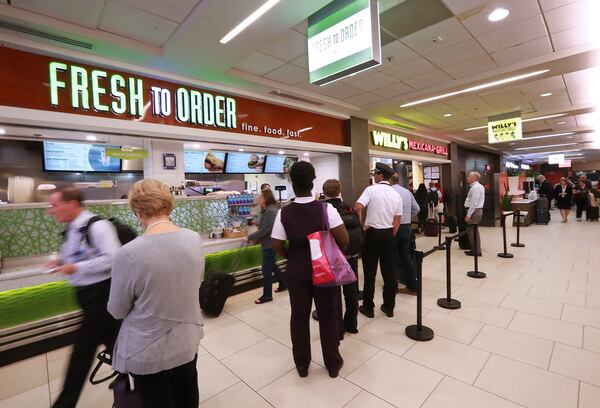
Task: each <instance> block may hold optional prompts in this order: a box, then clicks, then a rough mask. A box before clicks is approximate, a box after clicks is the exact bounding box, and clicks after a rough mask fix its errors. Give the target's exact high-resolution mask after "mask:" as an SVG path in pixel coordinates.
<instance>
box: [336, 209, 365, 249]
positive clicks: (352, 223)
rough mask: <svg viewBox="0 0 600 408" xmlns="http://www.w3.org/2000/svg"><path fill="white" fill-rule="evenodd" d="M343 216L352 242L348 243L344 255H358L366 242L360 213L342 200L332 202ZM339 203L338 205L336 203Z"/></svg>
mask: <svg viewBox="0 0 600 408" xmlns="http://www.w3.org/2000/svg"><path fill="white" fill-rule="evenodd" d="M331 204H332V205H333V206H334V207H335V209H336V210H338V213H339V214H340V217H341V218H342V221H343V222H344V226H345V227H346V230H347V231H348V235H349V237H350V242H349V243H348V247H347V248H346V250H345V251H344V255H346V256H357V255H360V254H361V252H362V249H363V245H364V243H365V234H364V231H363V227H362V225H361V223H360V218H358V214H357V213H356V210H355V209H354V208H352V207H351V206H349V205H348V204H346V203H344V202H341V203H339V204H337V203H335V204H334V203H331ZM336 204H337V205H336Z"/></svg>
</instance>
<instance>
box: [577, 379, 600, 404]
mask: <svg viewBox="0 0 600 408" xmlns="http://www.w3.org/2000/svg"><path fill="white" fill-rule="evenodd" d="M598 404H600V387H595V386H593V385H590V384H586V383H583V382H582V383H581V387H580V389H579V408H598Z"/></svg>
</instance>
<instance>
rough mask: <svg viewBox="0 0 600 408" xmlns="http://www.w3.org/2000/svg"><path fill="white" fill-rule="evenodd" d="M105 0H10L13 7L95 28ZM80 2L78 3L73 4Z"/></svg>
mask: <svg viewBox="0 0 600 408" xmlns="http://www.w3.org/2000/svg"><path fill="white" fill-rule="evenodd" d="M104 2H105V0H89V1H88V0H80V1H78V2H74V1H73V0H53V1H48V0H12V2H11V4H12V6H13V7H17V8H20V9H24V10H29V11H32V12H34V13H37V14H42V15H44V16H48V17H54V18H57V19H59V20H63V21H68V22H70V23H74V24H79V25H82V26H84V27H89V28H97V27H98V24H99V23H100V16H101V15H102V8H103V7H104ZM74 3H80V4H74Z"/></svg>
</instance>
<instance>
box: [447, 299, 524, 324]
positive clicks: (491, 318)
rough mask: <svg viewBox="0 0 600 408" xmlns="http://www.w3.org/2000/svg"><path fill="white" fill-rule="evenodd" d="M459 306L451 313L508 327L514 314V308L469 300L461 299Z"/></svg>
mask: <svg viewBox="0 0 600 408" xmlns="http://www.w3.org/2000/svg"><path fill="white" fill-rule="evenodd" d="M459 300H460V301H461V308H460V309H456V310H452V311H450V314H451V315H454V316H458V317H463V318H465V319H470V320H475V321H477V322H481V323H485V324H491V325H493V326H498V327H503V328H506V327H508V325H509V323H510V321H511V320H512V318H513V317H514V315H515V313H516V312H515V311H514V310H510V309H503V308H501V307H496V306H491V305H486V304H483V303H478V302H473V301H470V300H461V299H459Z"/></svg>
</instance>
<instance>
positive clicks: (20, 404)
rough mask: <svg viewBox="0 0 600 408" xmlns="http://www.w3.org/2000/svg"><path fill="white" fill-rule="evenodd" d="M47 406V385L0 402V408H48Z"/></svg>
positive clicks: (48, 400) (48, 401)
mask: <svg viewBox="0 0 600 408" xmlns="http://www.w3.org/2000/svg"><path fill="white" fill-rule="evenodd" d="M49 406H50V392H49V391H48V385H47V384H46V385H41V386H39V387H36V388H33V389H30V390H28V391H25V392H23V393H21V394H16V395H13V396H12V397H8V398H6V399H2V400H0V408H24V407H27V408H48V407H49Z"/></svg>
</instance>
